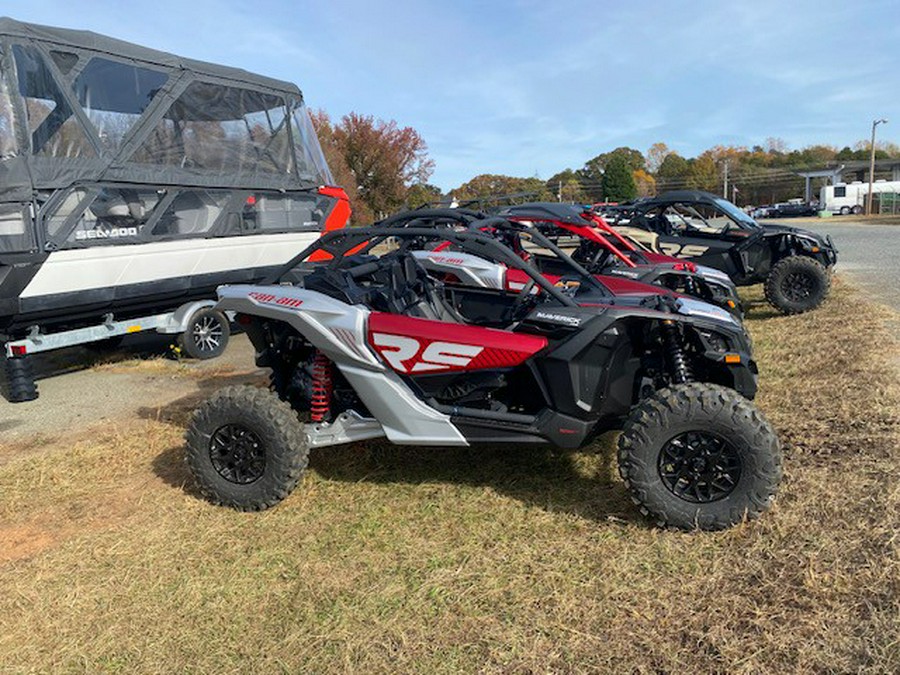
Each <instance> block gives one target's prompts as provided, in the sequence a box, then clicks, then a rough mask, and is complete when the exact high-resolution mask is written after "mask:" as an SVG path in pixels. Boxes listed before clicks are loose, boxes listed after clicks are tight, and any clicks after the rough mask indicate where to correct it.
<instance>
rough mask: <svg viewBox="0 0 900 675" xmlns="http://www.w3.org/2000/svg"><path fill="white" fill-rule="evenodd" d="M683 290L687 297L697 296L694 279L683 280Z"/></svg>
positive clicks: (686, 278)
mask: <svg viewBox="0 0 900 675" xmlns="http://www.w3.org/2000/svg"><path fill="white" fill-rule="evenodd" d="M684 290H685V292H687V294H688V295H697V285H696V284H695V283H694V277H690V276H688V277H685V278H684Z"/></svg>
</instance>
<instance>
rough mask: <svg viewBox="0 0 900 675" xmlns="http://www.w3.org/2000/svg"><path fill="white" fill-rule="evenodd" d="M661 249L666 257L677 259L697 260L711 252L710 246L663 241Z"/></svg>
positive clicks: (660, 244) (660, 243) (660, 245)
mask: <svg viewBox="0 0 900 675" xmlns="http://www.w3.org/2000/svg"><path fill="white" fill-rule="evenodd" d="M659 247H660V248H661V249H662V252H663V253H665V254H666V255H671V256H674V257H676V258H696V257H698V256H701V255H703V254H704V253H706V252H707V251H708V250H709V246H700V245H698V244H685V245H684V246H682V245H681V244H676V243H675V242H674V241H661V242H659Z"/></svg>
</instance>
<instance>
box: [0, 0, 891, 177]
mask: <svg viewBox="0 0 900 675" xmlns="http://www.w3.org/2000/svg"><path fill="white" fill-rule="evenodd" d="M897 9H898V6H897V3H896V0H871V1H864V2H855V3H852V2H840V3H838V2H833V1H828V0H826V1H823V0H818V1H815V0H809V1H807V0H800V1H797V2H786V1H785V0H753V1H752V2H746V1H741V0H736V1H734V2H722V0H718V1H705V0H702V1H697V2H675V1H674V0H672V1H668V2H662V1H655V2H653V1H649V0H634V1H633V2H630V3H623V2H611V1H609V0H595V1H593V2H590V1H576V0H552V1H551V0H540V1H537V0H535V1H532V0H519V1H506V2H469V1H464V2H449V1H446V0H444V1H440V0H429V1H424V2H407V1H405V0H398V1H395V2H390V3H387V2H385V3H379V2H360V1H354V2H317V3H311V2H310V3H307V2H288V1H286V0H253V1H252V2H237V1H235V0H155V1H153V2H146V1H144V0H129V1H123V0H117V1H115V2H109V1H107V0H94V1H91V2H86V1H82V2H78V1H76V0H68V1H63V0H28V1H27V2H0V14H3V15H7V16H11V17H13V18H16V19H20V20H24V21H32V22H36V23H44V24H47V25H55V26H65V27H69V28H83V29H88V30H93V31H96V32H99V33H104V34H107V35H112V36H114V37H118V38H121V39H124V40H129V41H132V42H138V43H140V44H144V45H146V46H148V47H154V48H157V49H162V50H165V51H171V52H174V53H176V54H180V55H183V56H188V57H192V58H198V59H203V60H207V61H214V62H218V63H225V64H228V65H233V66H238V67H242V68H245V69H247V70H252V71H255V72H259V73H263V74H265V75H270V76H272V77H277V78H281V79H286V80H291V81H293V82H296V83H297V84H298V85H299V86H300V88H301V89H302V90H303V92H304V95H305V97H306V101H307V103H308V104H309V105H310V106H311V107H314V108H324V109H325V110H327V111H328V112H329V113H330V114H331V116H332V117H333V118H339V117H340V116H341V115H343V114H346V113H348V112H350V111H356V112H359V113H364V114H372V115H375V116H377V117H382V118H385V119H395V120H397V122H398V123H400V124H401V125H404V126H406V125H408V126H412V127H414V128H415V129H417V130H418V131H419V132H420V133H421V134H422V136H423V137H424V138H425V140H426V142H427V143H428V146H429V152H430V155H431V156H432V158H433V159H434V160H435V163H436V167H435V173H434V175H433V177H432V179H431V182H433V183H435V184H437V185H439V186H440V187H442V188H444V189H445V190H447V189H450V188H453V187H456V186H457V185H459V184H460V183H462V182H464V181H466V180H468V179H470V178H472V177H473V176H475V175H477V174H480V173H503V174H509V175H516V176H535V175H537V176H539V177H541V178H549V177H550V176H551V175H552V174H554V173H556V172H557V171H559V170H561V169H564V168H566V167H570V168H579V167H580V166H582V165H583V164H584V162H585V161H586V160H588V159H590V158H591V157H594V156H595V155H597V154H599V153H601V152H605V151H608V150H611V149H613V148H615V147H618V146H620V145H628V146H631V147H634V148H637V149H639V150H641V151H646V149H647V148H648V147H649V146H650V145H651V144H652V143H654V142H657V141H663V142H665V143H667V144H668V145H669V147H670V148H672V149H674V150H677V151H678V152H679V153H681V154H683V155H685V156H693V155H695V154H697V153H699V152H702V151H703V150H705V149H706V148H708V147H710V146H712V145H716V144H736V145H754V144H764V142H765V140H766V138H767V137H770V136H771V137H780V138H783V139H784V140H785V141H787V143H788V145H789V147H791V148H798V147H802V146H804V145H809V144H813V143H827V144H833V145H837V146H839V147H840V146H843V145H848V144H849V145H852V144H853V143H854V142H856V141H858V140H860V139H862V138H867V137H868V134H869V132H870V128H871V127H870V125H871V122H872V120H873V119H875V118H878V117H887V118H888V119H890V120H891V123H890V124H888V125H884V126H880V127H879V140H891V141H895V142H896V141H897V140H898V139H900V114H898V112H900V110H898V109H900V96H898V93H900V67H898V66H900V21H898V20H897Z"/></svg>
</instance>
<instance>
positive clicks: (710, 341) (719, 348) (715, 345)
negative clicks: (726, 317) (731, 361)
mask: <svg viewBox="0 0 900 675" xmlns="http://www.w3.org/2000/svg"><path fill="white" fill-rule="evenodd" d="M698 332H699V333H700V339H701V340H702V341H703V346H704V348H706V350H707V351H710V352H717V353H719V354H722V353H724V352H727V351H728V348H729V344H728V338H726V337H725V336H724V335H722V334H721V333H716V332H713V331H710V330H701V331H698Z"/></svg>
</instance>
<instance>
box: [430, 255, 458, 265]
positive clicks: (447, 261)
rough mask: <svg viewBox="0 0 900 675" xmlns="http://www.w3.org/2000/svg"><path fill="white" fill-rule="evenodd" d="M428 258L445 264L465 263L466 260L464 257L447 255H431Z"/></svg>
mask: <svg viewBox="0 0 900 675" xmlns="http://www.w3.org/2000/svg"><path fill="white" fill-rule="evenodd" d="M428 259H429V260H433V261H434V262H436V263H444V264H445V265H464V264H465V262H466V261H465V260H464V259H462V258H452V257H449V256H446V255H429V256H428Z"/></svg>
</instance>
